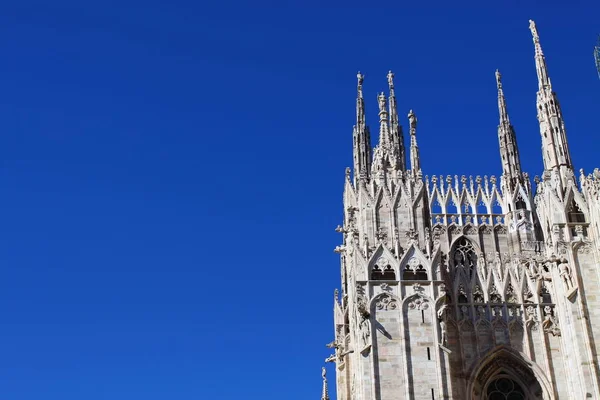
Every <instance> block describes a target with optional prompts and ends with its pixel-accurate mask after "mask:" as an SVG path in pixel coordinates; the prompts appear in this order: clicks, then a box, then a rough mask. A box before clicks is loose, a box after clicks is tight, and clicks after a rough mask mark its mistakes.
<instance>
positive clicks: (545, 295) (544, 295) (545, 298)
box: [540, 285, 552, 304]
mask: <svg viewBox="0 0 600 400" xmlns="http://www.w3.org/2000/svg"><path fill="white" fill-rule="evenodd" d="M540 298H541V301H542V303H545V304H552V296H550V292H549V291H548V288H547V287H546V285H544V286H542V289H541V290H540Z"/></svg>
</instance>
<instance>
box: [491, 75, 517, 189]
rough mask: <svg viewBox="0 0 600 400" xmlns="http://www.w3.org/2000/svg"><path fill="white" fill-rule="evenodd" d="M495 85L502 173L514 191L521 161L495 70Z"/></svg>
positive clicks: (500, 78)
mask: <svg viewBox="0 0 600 400" xmlns="http://www.w3.org/2000/svg"><path fill="white" fill-rule="evenodd" d="M496 85H497V87H498V113H499V115H500V124H499V125H498V141H499V142H500V156H501V158H502V173H503V175H504V177H505V179H506V181H507V183H508V184H509V187H510V189H514V188H515V186H516V183H517V181H518V180H519V179H520V177H521V176H522V173H521V159H520V157H519V148H518V146H517V137H516V135H515V130H514V128H513V126H512V125H511V124H510V119H509V118H508V111H507V109H506V99H505V98H504V90H503V89H502V75H501V74H500V72H499V71H498V70H496Z"/></svg>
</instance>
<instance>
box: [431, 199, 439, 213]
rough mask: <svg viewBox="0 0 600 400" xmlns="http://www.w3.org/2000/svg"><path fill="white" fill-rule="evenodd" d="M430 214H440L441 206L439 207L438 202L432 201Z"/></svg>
mask: <svg viewBox="0 0 600 400" xmlns="http://www.w3.org/2000/svg"><path fill="white" fill-rule="evenodd" d="M431 213H432V214H442V206H441V205H440V202H439V201H437V200H434V202H433V203H432V204H431Z"/></svg>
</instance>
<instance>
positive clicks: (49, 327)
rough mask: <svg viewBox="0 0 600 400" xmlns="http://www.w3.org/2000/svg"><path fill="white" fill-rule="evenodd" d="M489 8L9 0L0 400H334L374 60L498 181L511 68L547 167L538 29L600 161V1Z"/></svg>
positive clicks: (523, 144) (529, 131) (530, 164)
mask: <svg viewBox="0 0 600 400" xmlns="http://www.w3.org/2000/svg"><path fill="white" fill-rule="evenodd" d="M484 3H485V2H481V1H477V2H471V3H469V2H458V3H455V2H452V3H448V2H442V1H429V2H420V3H419V2H387V3H378V5H377V6H370V5H367V3H354V2H351V1H350V2H343V3H342V2H340V3H339V4H334V3H331V4H327V3H324V2H313V1H310V0H309V1H303V2H287V3H282V2H272V3H266V2H265V3H262V2H260V1H253V2H247V3H241V2H228V1H220V2H211V3H208V2H191V1H189V2H183V1H177V0H176V1H169V2H167V1H156V0H146V1H144V2H134V1H120V2H90V1H55V2H39V3H35V2H30V1H20V2H11V3H5V4H4V5H3V7H2V12H1V13H0V55H1V57H2V62H1V63H0V71H1V73H0V126H1V129H0V156H1V158H0V161H1V163H2V164H1V169H0V189H1V195H0V210H1V216H2V218H1V221H0V223H1V226H2V228H1V229H0V234H1V237H0V242H1V243H2V244H1V245H0V271H1V272H0V274H1V275H0V304H1V306H0V393H1V395H0V397H1V398H2V399H8V400H39V399H42V398H43V399H61V400H81V399H86V400H96V399H110V400H131V399H145V400H155V399H178V400H179V399H181V400H185V399H210V398H218V399H232V400H233V399H236V400H237V399H262V400H265V399H286V400H295V399H298V400H305V399H311V398H312V399H318V398H319V396H320V390H321V389H320V385H321V380H320V367H321V365H322V364H323V359H324V358H325V357H326V356H327V355H328V349H326V348H325V347H324V344H325V343H327V342H329V341H330V340H331V339H332V337H333V327H332V312H331V310H332V298H333V294H332V293H333V289H334V288H335V287H337V286H338V285H339V261H338V257H337V256H336V255H335V254H334V253H333V248H334V247H335V246H336V245H337V244H339V242H340V240H341V238H340V237H339V235H338V234H337V233H335V232H334V228H335V226H336V225H337V224H338V223H340V222H341V218H342V203H341V198H342V197H341V195H342V188H343V177H344V168H345V167H346V166H349V165H351V162H352V154H351V132H352V125H353V122H354V118H355V117H354V107H355V105H354V102H355V88H356V78H355V77H356V72H357V71H358V70H360V71H362V72H363V73H364V74H365V76H366V78H365V96H366V98H367V100H368V102H367V113H368V115H367V119H368V122H369V123H370V125H371V128H372V130H373V131H374V133H376V131H377V121H376V119H377V115H376V113H377V103H376V94H377V92H378V91H382V90H386V91H387V82H386V77H385V76H386V73H387V71H388V69H392V70H393V71H394V72H395V74H396V89H397V96H398V102H399V110H400V113H401V115H406V113H407V112H408V110H409V109H411V108H412V109H414V111H415V113H416V114H417V116H418V118H419V127H418V141H419V145H420V148H421V155H422V165H423V169H424V173H425V174H429V175H431V174H452V175H454V174H458V175H461V174H465V175H469V174H473V175H476V174H481V175H483V174H488V175H492V174H499V172H500V167H501V166H500V161H499V155H498V150H497V148H498V143H497V136H496V129H497V122H498V115H497V105H496V86H495V80H494V71H495V69H496V68H499V69H500V71H501V72H502V74H503V82H504V88H505V93H506V96H507V99H508V107H509V113H510V117H511V120H512V122H513V124H514V125H515V129H516V131H517V135H518V142H519V146H520V149H521V154H522V157H523V164H524V169H526V170H527V171H529V172H530V173H531V175H536V174H540V173H541V169H542V162H541V156H540V153H539V149H540V143H541V141H540V137H539V130H538V126H537V120H536V113H535V94H536V90H537V82H536V75H535V66H534V62H533V44H532V41H531V35H530V32H529V29H528V22H527V21H528V19H529V18H533V19H535V20H536V22H537V24H538V30H539V33H540V36H541V40H542V46H543V49H544V52H545V53H546V56H547V60H548V63H549V68H550V75H551V78H552V82H553V85H554V87H555V90H556V91H557V92H558V95H559V99H560V100H561V103H562V107H563V111H564V114H565V119H566V125H567V131H568V138H569V141H570V145H571V151H572V155H573V159H574V162H575V163H576V168H581V167H583V168H586V169H587V170H590V171H591V170H592V169H593V168H594V167H595V166H600V163H599V162H598V160H597V154H598V153H597V149H598V145H597V140H598V133H599V130H600V129H599V127H598V124H599V123H600V122H599V121H598V110H600V81H599V79H598V76H597V74H596V72H595V69H594V62H593V57H592V50H593V46H594V44H595V42H596V35H597V33H598V32H599V31H600V24H599V22H598V21H599V20H598V15H600V3H599V2H596V1H592V0H588V1H573V2H570V4H569V6H567V5H566V3H565V2H563V1H561V2H558V1H544V2H517V1H507V2H504V3H503V5H502V6H500V5H499V4H497V3H494V6H492V5H491V4H490V5H489V6H483V5H482V4H484ZM542 3H543V5H542ZM417 4H419V5H417ZM561 4H562V6H561ZM342 7H343V8H342ZM403 125H404V127H405V129H406V126H407V122H406V120H405V121H403ZM373 140H374V141H375V140H377V136H376V135H374V137H373ZM329 371H330V373H332V372H333V369H332V366H329ZM330 375H331V376H333V374H330ZM331 380H333V378H332V379H331Z"/></svg>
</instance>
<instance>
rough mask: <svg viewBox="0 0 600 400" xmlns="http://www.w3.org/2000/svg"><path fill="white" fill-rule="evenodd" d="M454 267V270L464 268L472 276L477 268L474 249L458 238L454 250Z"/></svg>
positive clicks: (466, 241) (464, 240)
mask: <svg viewBox="0 0 600 400" xmlns="http://www.w3.org/2000/svg"><path fill="white" fill-rule="evenodd" d="M453 259H454V266H455V267H456V268H464V269H467V270H469V272H470V273H471V274H472V273H473V272H474V271H475V269H476V266H477V255H476V254H475V248H474V247H473V245H472V244H471V242H469V241H468V240H467V239H465V238H460V239H459V241H458V243H457V245H456V249H455V250H454V257H453Z"/></svg>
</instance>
